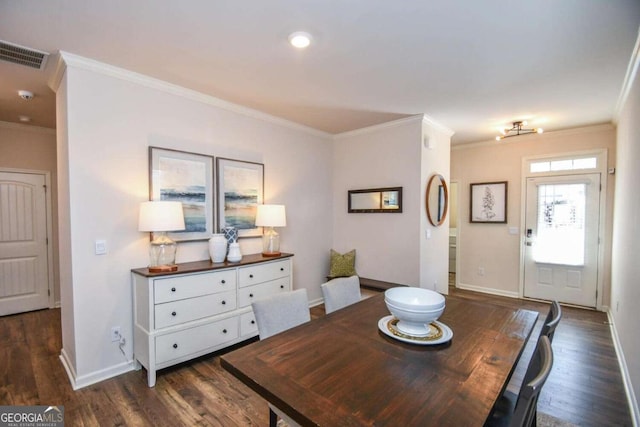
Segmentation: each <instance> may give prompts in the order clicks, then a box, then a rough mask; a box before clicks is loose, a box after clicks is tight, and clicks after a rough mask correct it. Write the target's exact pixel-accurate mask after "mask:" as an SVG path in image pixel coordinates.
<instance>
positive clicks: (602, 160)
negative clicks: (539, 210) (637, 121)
mask: <svg viewBox="0 0 640 427" xmlns="http://www.w3.org/2000/svg"><path fill="white" fill-rule="evenodd" d="M607 154H608V153H607V150H606V149H604V148H603V149H598V150H585V151H569V152H566V153H557V154H553V155H540V156H526V157H523V158H522V169H521V174H520V274H519V276H520V277H519V282H520V283H519V286H518V295H519V297H520V298H523V299H524V298H525V297H524V256H525V254H524V244H525V235H524V234H525V233H524V228H523V227H524V224H525V218H526V211H525V206H526V198H527V194H526V193H527V178H530V177H546V176H561V175H575V174H576V173H599V174H600V186H601V187H602V189H601V191H600V206H599V209H600V219H599V223H598V240H599V243H598V265H597V268H598V274H597V281H598V283H597V285H596V290H597V291H596V292H597V295H596V310H598V311H606V309H607V308H608V307H607V306H604V305H603V303H602V301H603V297H604V262H605V248H606V247H607V245H608V243H609V242H608V240H609V236H607V235H606V234H605V231H606V227H605V226H606V224H607V211H606V207H607V183H608V174H607V168H608V163H607V161H608V156H607ZM589 155H591V156H594V157H597V159H598V160H597V164H598V166H597V167H596V168H593V169H578V170H567V171H553V172H544V173H531V172H529V163H531V162H532V161H540V160H556V159H558V160H559V159H567V158H574V157H581V156H589Z"/></svg>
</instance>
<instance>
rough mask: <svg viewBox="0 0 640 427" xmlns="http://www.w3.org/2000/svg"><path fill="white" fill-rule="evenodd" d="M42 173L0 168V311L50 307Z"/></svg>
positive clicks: (21, 310) (7, 312)
mask: <svg viewBox="0 0 640 427" xmlns="http://www.w3.org/2000/svg"><path fill="white" fill-rule="evenodd" d="M46 208H47V205H46V189H45V176H44V175H42V174H31V173H14V172H0V315H2V316H3V315H7V314H13V313H21V312H24V311H31V310H38V309H41V308H47V307H49V276H48V265H47V258H48V256H47V220H46V218H47V211H46Z"/></svg>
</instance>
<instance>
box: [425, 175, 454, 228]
mask: <svg viewBox="0 0 640 427" xmlns="http://www.w3.org/2000/svg"><path fill="white" fill-rule="evenodd" d="M425 199H426V205H427V218H428V219H429V222H430V223H431V225H433V226H434V227H438V226H440V225H442V224H444V220H445V219H446V218H447V210H448V208H449V189H448V188H447V182H446V181H445V180H444V177H443V176H442V175H440V174H435V175H433V176H432V177H431V178H429V183H428V184H427V193H426V195H425Z"/></svg>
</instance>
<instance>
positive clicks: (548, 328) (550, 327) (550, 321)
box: [540, 301, 562, 342]
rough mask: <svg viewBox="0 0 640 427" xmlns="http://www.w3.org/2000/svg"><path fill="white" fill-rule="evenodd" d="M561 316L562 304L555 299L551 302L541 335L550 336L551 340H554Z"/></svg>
mask: <svg viewBox="0 0 640 427" xmlns="http://www.w3.org/2000/svg"><path fill="white" fill-rule="evenodd" d="M561 317H562V309H561V308H560V304H559V303H558V301H553V302H552V303H551V307H550V308H549V313H547V318H546V319H545V321H544V324H543V325H542V330H541V331H540V335H546V336H548V337H549V341H551V342H553V335H554V334H555V332H556V327H557V326H558V323H560V318H561Z"/></svg>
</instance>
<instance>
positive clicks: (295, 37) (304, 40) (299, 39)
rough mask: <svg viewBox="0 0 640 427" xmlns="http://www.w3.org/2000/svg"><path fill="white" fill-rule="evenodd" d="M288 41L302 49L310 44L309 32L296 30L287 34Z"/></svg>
mask: <svg viewBox="0 0 640 427" xmlns="http://www.w3.org/2000/svg"><path fill="white" fill-rule="evenodd" d="M289 43H291V45H292V46H293V47H297V48H298V49H304V48H305V47H307V46H309V45H310V44H311V34H309V33H305V32H304V31H296V32H295V33H291V34H289Z"/></svg>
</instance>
